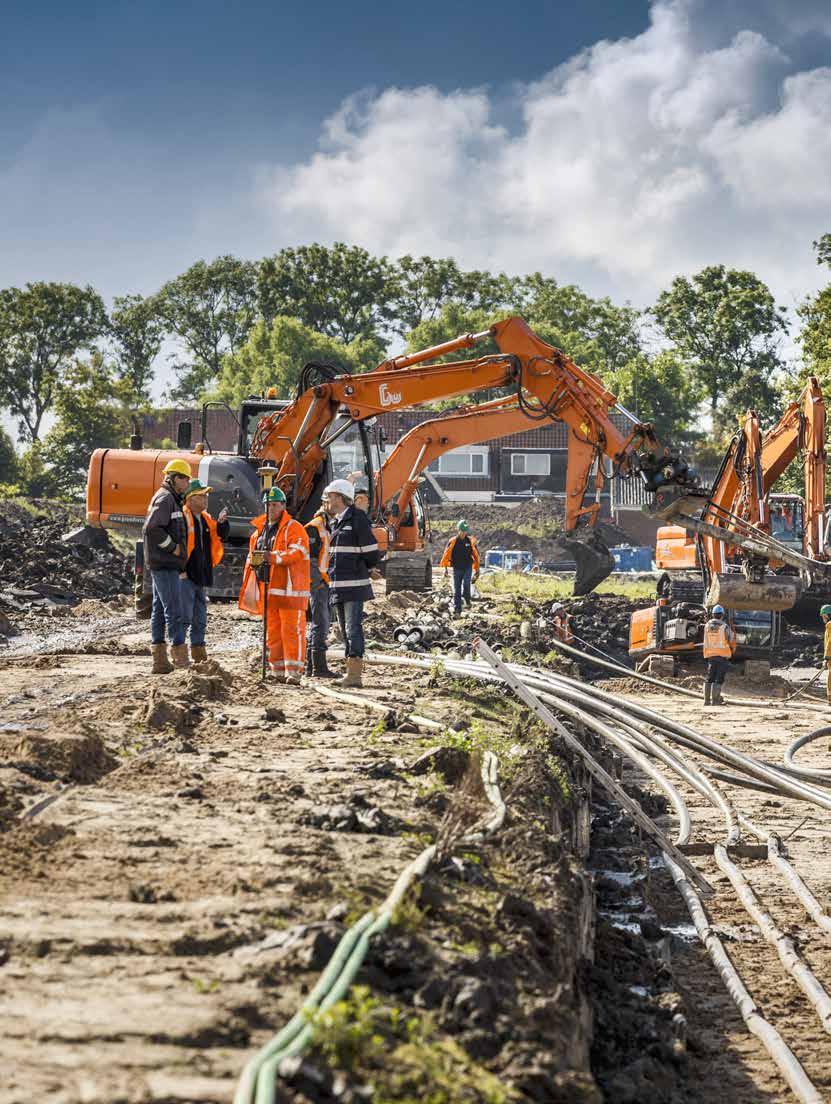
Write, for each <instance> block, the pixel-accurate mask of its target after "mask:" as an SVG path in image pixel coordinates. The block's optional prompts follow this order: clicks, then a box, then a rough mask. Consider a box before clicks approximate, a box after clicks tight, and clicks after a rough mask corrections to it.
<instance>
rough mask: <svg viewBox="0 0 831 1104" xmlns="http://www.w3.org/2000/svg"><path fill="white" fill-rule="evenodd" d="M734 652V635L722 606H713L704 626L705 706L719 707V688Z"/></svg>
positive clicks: (722, 683)
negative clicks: (705, 663)
mask: <svg viewBox="0 0 831 1104" xmlns="http://www.w3.org/2000/svg"><path fill="white" fill-rule="evenodd" d="M735 650H736V634H735V632H734V631H733V630H732V629H731V627H730V626H729V625H728V624H727V621H726V620H725V612H724V606H713V615H712V617H711V618H710V620H709V621H708V622H707V624H706V625H705V626H704V658H705V659H706V660H707V678H706V680H705V682H704V704H705V705H721V688H722V686H723V685H724V679H725V676H726V675H727V669H728V667H729V666H730V659H731V657H732V655H733V653H734V652H735Z"/></svg>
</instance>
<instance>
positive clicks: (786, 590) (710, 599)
mask: <svg viewBox="0 0 831 1104" xmlns="http://www.w3.org/2000/svg"><path fill="white" fill-rule="evenodd" d="M801 592H802V584H801V581H800V580H799V579H798V578H796V577H795V576H793V575H769V576H767V577H766V578H765V579H762V580H760V581H758V582H751V581H750V580H748V579H745V577H744V576H743V575H738V574H736V575H716V576H715V577H714V579H713V581H712V583H711V584H710V589H709V591H708V592H707V605H708V606H714V605H717V604H718V605H721V606H724V608H725V609H734V610H771V611H773V612H775V611H777V610H780V611H781V610H789V609H791V608H792V607H793V606H794V605H795V603H796V600H797V599H798V598H799V595H800V593H801Z"/></svg>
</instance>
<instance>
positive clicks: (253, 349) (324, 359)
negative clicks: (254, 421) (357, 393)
mask: <svg viewBox="0 0 831 1104" xmlns="http://www.w3.org/2000/svg"><path fill="white" fill-rule="evenodd" d="M382 358H383V345H381V343H380V342H379V341H378V340H377V339H376V338H360V337H359V338H356V339H354V340H353V341H351V342H349V344H346V343H344V342H343V341H339V340H338V339H337V338H335V337H327V336H326V335H325V334H321V333H317V332H316V331H315V330H312V329H310V328H309V327H308V326H304V325H303V324H302V323H300V322H298V321H297V319H296V318H284V317H282V316H279V315H278V316H277V317H276V318H274V319H273V320H272V322H271V325H270V326H269V325H268V324H267V323H266V322H264V321H261V322H258V323H257V324H256V325H255V326H254V328H253V330H252V331H251V334H250V336H249V338H248V341H247V342H246V343H245V345H243V347H242V348H241V349H240V350H239V351H238V352H237V353H235V354H234V355H233V356H231V355H229V356H227V357H226V358H225V362H224V364H223V367H222V371H221V373H220V376H219V380H218V381H217V385H216V387H215V389H214V390H213V392H212V393H211V395H210V396H209V397H210V398H215V399H220V400H222V401H224V402H227V403H228V405H229V406H231V407H236V406H238V405H239V404H240V402H241V401H242V400H243V399H245V398H247V396H249V395H252V394H261V393H262V392H263V391H265V390H267V389H268V388H269V387H275V388H276V389H277V394H278V395H280V396H281V397H282V398H290V397H291V396H292V395H293V393H294V391H295V389H296V387H297V383H298V381H299V379H300V372H301V370H302V368H303V366H304V365H305V364H308V363H309V362H310V361H316V362H318V363H325V364H333V365H335V367H336V368H339V369H340V370H341V371H343V372H363V371H366V369H368V368H374V367H375V365H376V364H377V363H378V361H380V360H381V359H382Z"/></svg>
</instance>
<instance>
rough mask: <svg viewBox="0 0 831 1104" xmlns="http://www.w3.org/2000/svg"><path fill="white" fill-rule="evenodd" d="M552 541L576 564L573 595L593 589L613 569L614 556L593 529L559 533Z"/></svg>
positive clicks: (576, 595) (586, 592)
mask: <svg viewBox="0 0 831 1104" xmlns="http://www.w3.org/2000/svg"><path fill="white" fill-rule="evenodd" d="M554 543H555V544H556V545H557V547H558V548H562V549H563V551H564V552H567V553H568V554H569V556H571V558H572V559H573V560H574V562H575V564H576V565H577V572H576V574H575V576H574V595H575V597H579V596H580V595H581V594H588V593H589V591H591V590H594V588H595V587H596V586H598V585H599V584H600V583H602V582H603V580H604V579H605V578H606V577H607V576H609V575H611V573H612V572H613V571H614V569H615V558H614V556H613V555H612V553H611V552H610V551H609V549H608V548H607V547H606V542H605V541H604V540H603V538H602V537H601V536H600V534H599V533H598V532H597V531H596V530H595V529H576V530H574V531H573V532H571V533H561V534H560V536H559V537H557V539H556V541H555V542H554Z"/></svg>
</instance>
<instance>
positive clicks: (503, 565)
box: [485, 548, 533, 571]
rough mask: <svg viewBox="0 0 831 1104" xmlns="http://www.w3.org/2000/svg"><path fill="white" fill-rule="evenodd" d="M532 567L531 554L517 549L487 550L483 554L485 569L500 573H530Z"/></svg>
mask: <svg viewBox="0 0 831 1104" xmlns="http://www.w3.org/2000/svg"><path fill="white" fill-rule="evenodd" d="M532 565H533V558H532V556H531V553H530V552H528V551H525V550H523V549H519V548H489V549H488V550H487V552H486V553H485V567H495V568H498V569H501V570H502V571H530V570H531V567H532Z"/></svg>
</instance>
